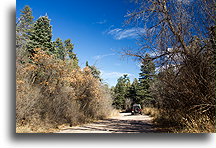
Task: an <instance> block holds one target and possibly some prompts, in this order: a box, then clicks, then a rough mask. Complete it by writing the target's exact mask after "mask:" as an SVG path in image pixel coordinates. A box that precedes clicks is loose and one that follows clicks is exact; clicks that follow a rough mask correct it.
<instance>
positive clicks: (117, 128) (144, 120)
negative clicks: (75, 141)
mask: <svg viewBox="0 0 216 148" xmlns="http://www.w3.org/2000/svg"><path fill="white" fill-rule="evenodd" d="M155 132H162V131H161V130H158V128H156V127H155V126H154V125H153V124H152V118H151V117H149V116H147V115H131V114H130V113H120V114H119V116H116V117H111V118H108V119H104V120H99V121H97V122H94V123H90V124H85V125H82V126H75V127H69V128H64V129H62V130H60V132H58V133H155Z"/></svg>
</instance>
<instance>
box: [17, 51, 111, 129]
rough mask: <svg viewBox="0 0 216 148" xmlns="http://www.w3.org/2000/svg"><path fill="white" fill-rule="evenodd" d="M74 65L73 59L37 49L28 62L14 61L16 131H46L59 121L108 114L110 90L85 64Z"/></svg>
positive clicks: (76, 121)
mask: <svg viewBox="0 0 216 148" xmlns="http://www.w3.org/2000/svg"><path fill="white" fill-rule="evenodd" d="M73 65H74V64H73V61H63V60H60V59H57V58H55V57H54V56H52V55H49V54H47V53H46V52H45V51H42V50H40V49H36V54H35V55H34V57H33V59H32V62H31V63H25V64H21V63H19V61H17V71H16V75H17V92H16V93H17V96H16V97H17V98H16V122H17V130H18V131H19V129H22V128H21V127H22V126H26V127H29V128H30V129H31V130H32V131H33V132H34V131H35V132H45V131H46V130H48V129H49V128H53V127H57V126H58V125H61V124H70V125H71V126H72V125H77V124H81V123H85V122H89V121H91V120H95V119H101V118H105V117H107V116H109V114H110V113H111V111H112V107H111V97H110V95H109V90H108V89H107V88H105V86H103V84H101V83H100V82H99V80H98V79H96V78H94V77H93V76H92V74H91V71H90V69H89V68H88V67H86V68H84V70H81V69H79V68H75V67H73ZM41 127H44V128H42V129H41ZM27 129H28V128H27ZM21 131H22V130H21ZM27 132H28V131H27Z"/></svg>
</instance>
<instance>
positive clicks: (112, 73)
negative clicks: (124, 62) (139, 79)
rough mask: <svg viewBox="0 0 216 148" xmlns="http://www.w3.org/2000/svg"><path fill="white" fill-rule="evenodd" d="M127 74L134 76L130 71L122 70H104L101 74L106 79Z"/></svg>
mask: <svg viewBox="0 0 216 148" xmlns="http://www.w3.org/2000/svg"><path fill="white" fill-rule="evenodd" d="M125 74H127V75H128V76H129V77H134V75H133V74H130V73H122V72H104V71H101V76H102V77H103V78H105V79H109V78H116V79H117V78H119V77H121V76H123V75H125Z"/></svg>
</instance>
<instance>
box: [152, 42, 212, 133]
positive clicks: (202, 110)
mask: <svg viewBox="0 0 216 148" xmlns="http://www.w3.org/2000/svg"><path fill="white" fill-rule="evenodd" d="M208 45H209V44H207V46H206V47H200V46H196V45H194V44H192V45H191V46H189V47H188V48H189V51H190V52H189V53H187V54H184V55H182V57H183V60H182V61H181V64H179V65H175V66H173V67H172V66H170V67H168V68H167V69H166V70H164V71H163V72H161V73H160V74H159V80H160V81H159V83H158V82H157V92H156V93H157V94H158V95H157V99H158V102H159V107H160V108H161V109H163V110H164V111H163V112H161V114H162V115H163V116H161V117H160V118H162V119H163V120H161V119H159V120H160V121H162V122H164V121H165V120H166V121H167V122H170V123H172V124H173V126H178V127H179V128H180V129H179V131H181V130H182V129H183V131H185V130H184V129H187V131H189V132H190V131H191V132H195V131H197V132H199V131H200V132H215V128H212V127H214V126H215V51H214V49H213V48H212V47H208ZM186 121H187V122H186ZM200 125H202V126H200ZM188 129H190V130H188Z"/></svg>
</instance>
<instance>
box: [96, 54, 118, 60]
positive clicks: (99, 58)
mask: <svg viewBox="0 0 216 148" xmlns="http://www.w3.org/2000/svg"><path fill="white" fill-rule="evenodd" d="M113 55H115V54H114V53H110V54H102V55H96V56H94V57H93V59H94V60H101V59H102V58H104V57H107V56H113Z"/></svg>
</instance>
